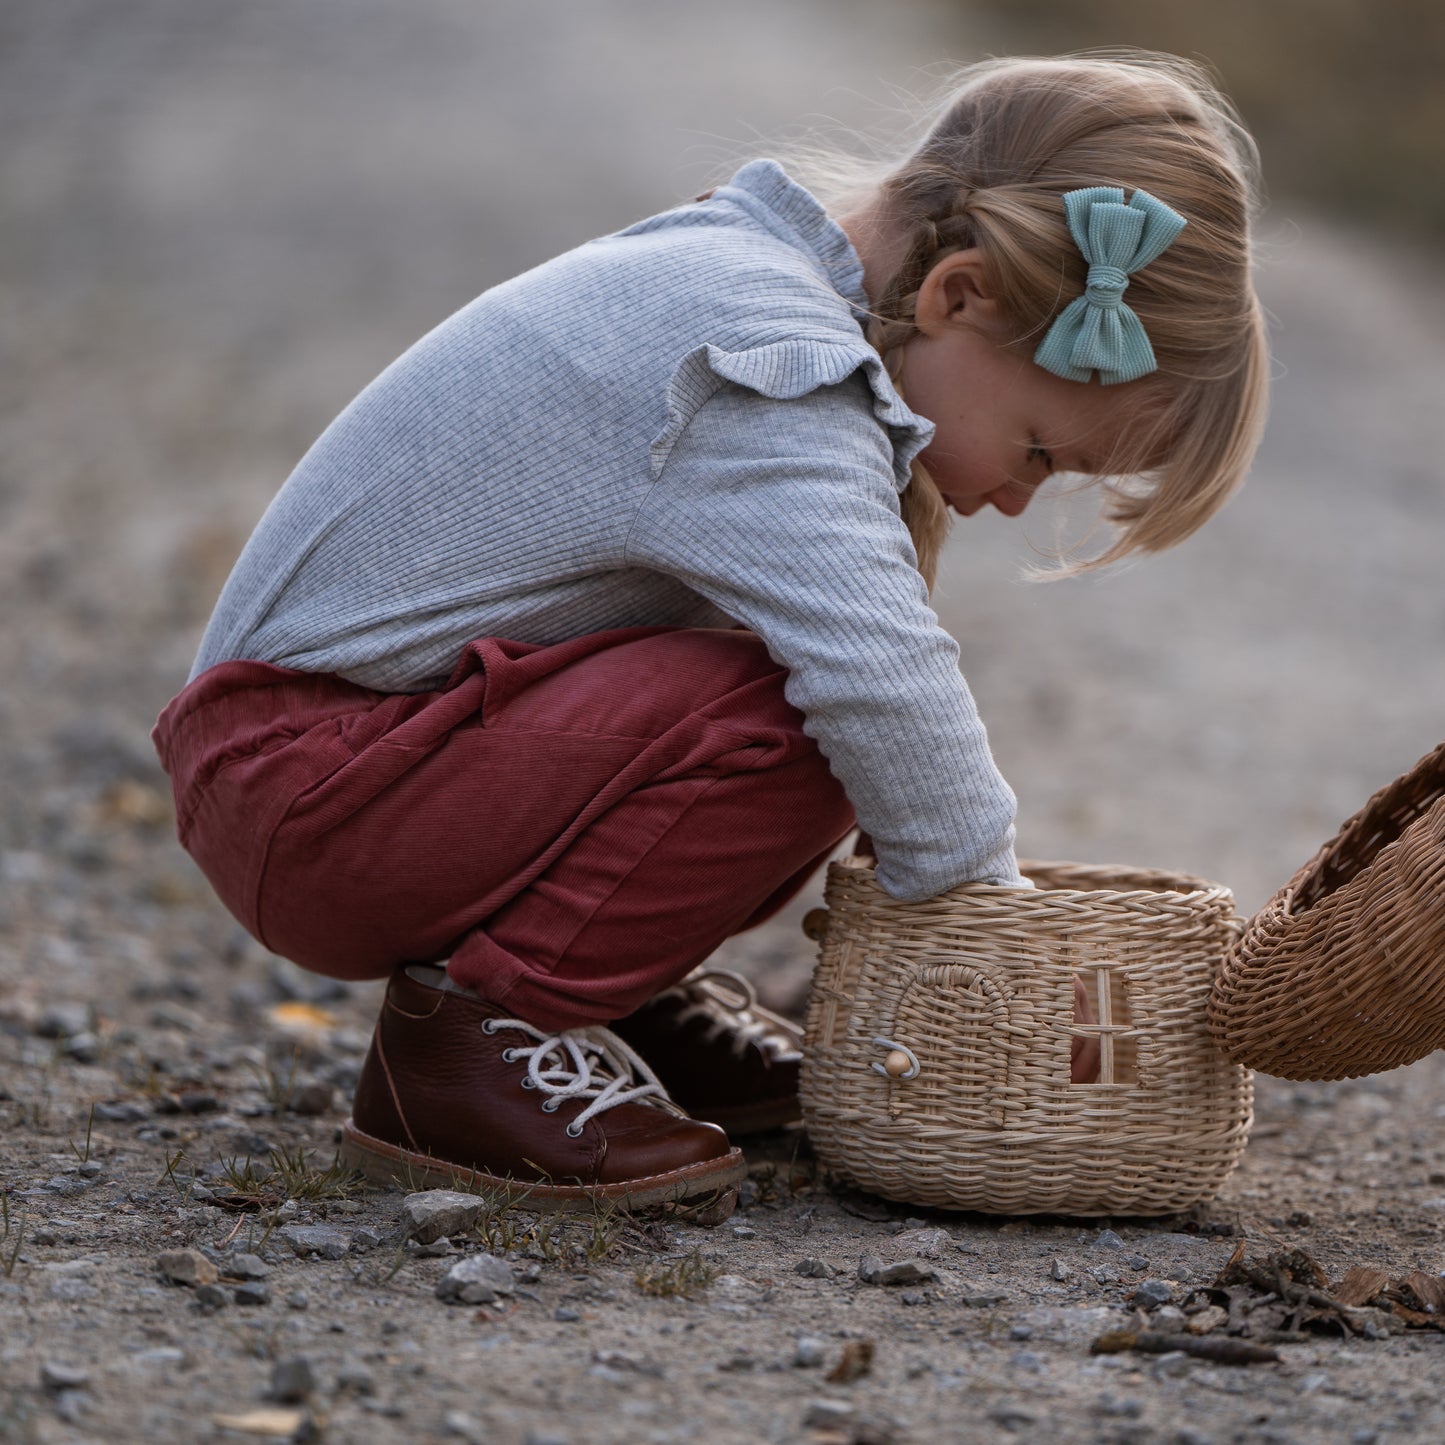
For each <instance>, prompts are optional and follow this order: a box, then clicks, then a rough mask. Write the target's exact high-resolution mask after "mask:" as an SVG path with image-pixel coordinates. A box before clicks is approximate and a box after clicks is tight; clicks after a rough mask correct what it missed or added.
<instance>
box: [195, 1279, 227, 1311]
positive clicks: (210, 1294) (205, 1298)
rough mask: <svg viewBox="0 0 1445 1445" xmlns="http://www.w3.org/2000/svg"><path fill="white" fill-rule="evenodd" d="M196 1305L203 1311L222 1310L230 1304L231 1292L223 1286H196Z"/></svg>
mask: <svg viewBox="0 0 1445 1445" xmlns="http://www.w3.org/2000/svg"><path fill="white" fill-rule="evenodd" d="M196 1303H197V1304H198V1305H200V1306H201V1307H202V1308H203V1309H208V1310H223V1309H225V1308H226V1306H227V1305H228V1304H230V1303H231V1291H230V1290H228V1289H227V1288H226V1287H225V1286H224V1285H219V1284H198V1285H197V1286H196Z"/></svg>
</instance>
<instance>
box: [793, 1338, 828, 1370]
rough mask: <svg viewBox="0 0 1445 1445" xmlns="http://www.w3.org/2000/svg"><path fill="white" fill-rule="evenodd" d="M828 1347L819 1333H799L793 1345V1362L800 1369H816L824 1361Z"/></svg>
mask: <svg viewBox="0 0 1445 1445" xmlns="http://www.w3.org/2000/svg"><path fill="white" fill-rule="evenodd" d="M827 1348H828V1347H827V1345H825V1344H824V1343H823V1341H822V1340H820V1339H819V1338H818V1337H817V1335H799V1336H798V1339H797V1342H796V1344H795V1345H794V1346H793V1364H794V1365H795V1366H797V1368H798V1369H800V1370H816V1369H817V1368H818V1367H819V1366H820V1365H821V1364H822V1363H823V1358H824V1356H825V1354H826V1353H827Z"/></svg>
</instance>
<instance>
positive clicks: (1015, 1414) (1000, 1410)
mask: <svg viewBox="0 0 1445 1445" xmlns="http://www.w3.org/2000/svg"><path fill="white" fill-rule="evenodd" d="M988 1418H989V1419H990V1420H991V1421H992V1422H993V1423H994V1424H995V1425H1001V1426H1002V1427H1003V1428H1004V1429H1005V1430H1024V1429H1027V1428H1028V1427H1029V1426H1030V1425H1032V1424H1034V1422H1035V1421H1036V1420H1037V1419H1038V1416H1037V1415H1035V1414H1034V1412H1033V1411H1032V1410H1029V1409H1026V1408H1025V1407H1024V1406H1023V1405H995V1406H994V1407H993V1409H992V1410H990V1411H989V1412H988Z"/></svg>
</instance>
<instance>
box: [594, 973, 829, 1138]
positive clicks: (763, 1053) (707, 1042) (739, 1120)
mask: <svg viewBox="0 0 1445 1445" xmlns="http://www.w3.org/2000/svg"><path fill="white" fill-rule="evenodd" d="M612 1029H613V1032H614V1033H616V1034H619V1035H620V1036H621V1037H622V1038H624V1039H625V1040H626V1041H627V1042H628V1043H629V1044H631V1045H632V1047H633V1048H634V1049H636V1050H637V1052H638V1053H639V1054H641V1055H642V1057H643V1058H644V1059H646V1060H647V1062H648V1063H649V1064H650V1065H651V1066H652V1068H653V1070H654V1071H655V1072H656V1074H657V1077H658V1078H659V1079H660V1080H661V1081H662V1083H663V1085H664V1086H665V1087H666V1089H667V1091H668V1093H669V1094H671V1095H672V1097H673V1098H674V1099H676V1100H677V1102H678V1103H679V1104H681V1105H682V1107H683V1108H684V1109H686V1110H687V1112H688V1113H689V1114H691V1115H692V1116H693V1117H694V1118H696V1119H708V1120H711V1122H712V1123H714V1124H719V1125H721V1126H722V1127H723V1128H724V1129H726V1130H727V1131H728V1133H729V1134H757V1133H761V1132H762V1131H764V1130H766V1129H781V1128H782V1127H783V1126H784V1125H785V1124H791V1123H793V1122H794V1120H796V1119H799V1118H801V1117H802V1110H801V1108H800V1107H799V1104H798V1066H799V1065H800V1064H801V1063H802V1060H803V1050H802V1044H803V1031H802V1029H801V1028H799V1027H798V1025H797V1024H795V1023H793V1022H792V1021H791V1020H789V1019H785V1018H783V1017H782V1016H781V1015H779V1014H775V1013H772V1012H771V1011H770V1010H768V1009H765V1008H764V1007H763V1006H762V1005H761V1004H760V1003H759V1002H758V999H757V995H756V994H755V993H754V992H753V986H752V984H750V983H749V982H748V981H747V979H745V978H743V977H742V975H741V974H736V973H733V972H731V971H730V970H727V969H721V968H708V967H706V966H704V967H702V968H696V969H694V970H693V971H692V972H691V973H690V974H688V976H687V977H686V978H685V979H683V980H682V982H681V983H679V984H676V985H674V987H672V988H670V989H667V990H666V991H665V992H664V993H660V994H658V995H657V997H656V998H654V999H650V1000H649V1001H648V1002H647V1003H645V1004H643V1006H642V1007H641V1008H640V1009H638V1010H637V1012H636V1013H634V1014H629V1015H628V1017H627V1018H625V1019H618V1021H617V1022H616V1023H614V1024H613V1025H612Z"/></svg>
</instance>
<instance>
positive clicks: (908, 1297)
mask: <svg viewBox="0 0 1445 1445" xmlns="http://www.w3.org/2000/svg"><path fill="white" fill-rule="evenodd" d="M929 1298H930V1296H929V1293H928V1291H927V1290H926V1289H906V1290H904V1291H903V1295H902V1299H903V1303H904V1304H906V1305H926V1304H927V1303H928V1301H929Z"/></svg>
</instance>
